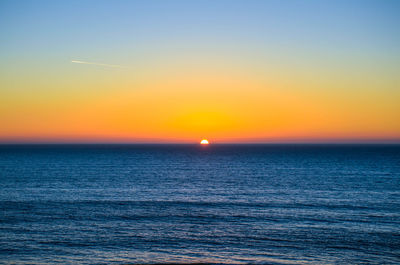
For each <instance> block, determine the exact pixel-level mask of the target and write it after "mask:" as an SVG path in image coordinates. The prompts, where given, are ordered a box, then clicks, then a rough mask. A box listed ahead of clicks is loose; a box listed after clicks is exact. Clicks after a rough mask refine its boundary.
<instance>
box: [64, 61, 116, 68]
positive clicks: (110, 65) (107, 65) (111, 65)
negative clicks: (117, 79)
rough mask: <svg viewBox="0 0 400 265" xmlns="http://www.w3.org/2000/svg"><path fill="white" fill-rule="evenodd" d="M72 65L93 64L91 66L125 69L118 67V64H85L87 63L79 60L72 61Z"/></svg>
mask: <svg viewBox="0 0 400 265" xmlns="http://www.w3.org/2000/svg"><path fill="white" fill-rule="evenodd" d="M71 63H80V64H91V65H98V66H106V67H114V68H123V66H121V65H117V64H105V63H93V62H85V61H78V60H72V61H71Z"/></svg>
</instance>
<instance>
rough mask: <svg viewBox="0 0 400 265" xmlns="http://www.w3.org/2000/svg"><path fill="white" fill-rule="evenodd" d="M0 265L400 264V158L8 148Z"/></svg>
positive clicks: (244, 150) (275, 149) (311, 148)
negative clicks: (193, 264) (172, 264)
mask: <svg viewBox="0 0 400 265" xmlns="http://www.w3.org/2000/svg"><path fill="white" fill-rule="evenodd" d="M0 262H4V263H12V264H14V263H15V264H28V263H30V264H39V263H44V264H47V263H48V264H55V263H63V264H64V263H71V264H109V263H115V264H126V263H165V262H177V263H193V262H196V263H199V262H200V263H234V264H247V263H253V264H254V263H259V264H399V263H400V146H399V145H397V146H396V145H392V146H383V145H364V146H362V145H361V146H356V145H344V146H338V145H331V146H329V145H325V146H324V145H210V146H196V145H89V146H82V145H81V146H79V145H77V146H61V145H53V146H51V145H50V146H43V145H36V146H28V145H20V146H10V145H9V146H6V145H3V146H0Z"/></svg>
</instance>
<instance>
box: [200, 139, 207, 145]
mask: <svg viewBox="0 0 400 265" xmlns="http://www.w3.org/2000/svg"><path fill="white" fill-rule="evenodd" d="M200 144H209V142H208V140H207V139H203V140H201V142H200Z"/></svg>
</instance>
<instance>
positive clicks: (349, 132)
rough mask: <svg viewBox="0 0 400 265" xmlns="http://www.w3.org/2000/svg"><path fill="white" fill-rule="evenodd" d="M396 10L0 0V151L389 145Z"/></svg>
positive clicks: (395, 107) (388, 4)
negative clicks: (65, 145)
mask: <svg viewBox="0 0 400 265" xmlns="http://www.w3.org/2000/svg"><path fill="white" fill-rule="evenodd" d="M398 14H400V2H399V1H389V0H375V1H369V0H357V1H356V0H345V1H341V0H337V1H324V0H288V1H282V0H279V1H278V0H277V1H269V0H265V1H251V0H248V1H244V0H243V1H235V0H230V1H224V0H213V1H194V0H193V1H183V0H182V1H169V0H159V1H153V0H146V1H145V0H143V1H133V0H132V1H111V0H109V1H99V0H97V1H88V0H84V1H42V0H36V1H33V0H32V1H23V0H21V1H11V0H2V1H0V142H3V143H10V142H33V143H35V142H132V143H137V142H139V143H140V142H146V143H147V142H149V143H152V142H154V143H158V142H166V143H168V142H171V143H172V142H174V143H195V142H199V141H200V140H201V139H203V138H207V139H208V140H209V141H210V142H215V143H228V142H229V143H231V142H235V143H238V142H240V143H248V142H249V143H250V142H251V143H252V142H254V143H256V142H257V143H258V142H263V143H275V142H334V143H336V142H400V17H399V15H398Z"/></svg>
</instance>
